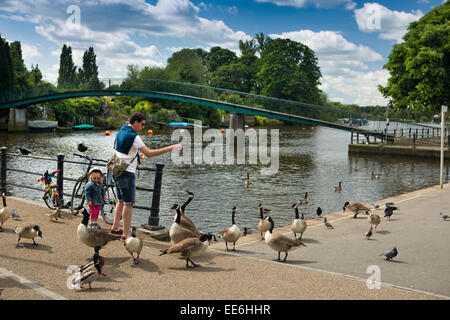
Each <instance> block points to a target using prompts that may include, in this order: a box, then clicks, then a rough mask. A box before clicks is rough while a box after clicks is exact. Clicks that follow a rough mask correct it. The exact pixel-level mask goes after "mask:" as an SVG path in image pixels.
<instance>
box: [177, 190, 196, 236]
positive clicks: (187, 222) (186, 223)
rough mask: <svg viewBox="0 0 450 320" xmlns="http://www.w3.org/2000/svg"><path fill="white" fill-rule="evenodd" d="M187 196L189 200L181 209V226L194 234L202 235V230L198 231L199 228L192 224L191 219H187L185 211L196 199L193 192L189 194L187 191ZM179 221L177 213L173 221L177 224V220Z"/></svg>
mask: <svg viewBox="0 0 450 320" xmlns="http://www.w3.org/2000/svg"><path fill="white" fill-rule="evenodd" d="M186 192H187V194H188V199H187V200H186V202H185V203H183V205H182V206H181V207H180V211H181V219H180V225H181V226H182V227H183V228H186V229H189V230H191V231H193V232H196V233H197V232H199V233H200V234H202V233H203V232H201V231H200V230H198V229H197V227H196V226H195V224H194V223H193V222H192V220H191V219H189V218H188V217H186V215H185V214H184V213H185V209H186V206H187V205H188V204H189V203H190V202H191V201H192V199H193V198H194V194H193V193H192V192H189V191H188V190H186ZM176 219H177V214H176V213H175V215H174V216H173V221H174V222H175V220H176Z"/></svg>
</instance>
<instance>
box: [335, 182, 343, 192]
mask: <svg viewBox="0 0 450 320" xmlns="http://www.w3.org/2000/svg"><path fill="white" fill-rule="evenodd" d="M334 191H342V181H339V185H338V186H337V187H334Z"/></svg>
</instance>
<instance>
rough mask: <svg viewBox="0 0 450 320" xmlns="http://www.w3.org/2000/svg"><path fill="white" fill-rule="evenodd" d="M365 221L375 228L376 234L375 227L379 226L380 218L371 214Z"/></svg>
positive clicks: (375, 229)
mask: <svg viewBox="0 0 450 320" xmlns="http://www.w3.org/2000/svg"><path fill="white" fill-rule="evenodd" d="M367 220H368V221H369V224H370V225H371V226H375V228H374V231H375V232H377V226H378V225H379V224H380V222H381V218H380V216H379V215H377V214H376V213H371V214H370V215H369V217H368V218H367Z"/></svg>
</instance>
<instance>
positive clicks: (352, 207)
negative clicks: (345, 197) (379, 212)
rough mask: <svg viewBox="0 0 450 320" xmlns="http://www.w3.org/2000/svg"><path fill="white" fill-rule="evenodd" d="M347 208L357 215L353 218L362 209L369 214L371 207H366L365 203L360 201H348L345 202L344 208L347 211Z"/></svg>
mask: <svg viewBox="0 0 450 320" xmlns="http://www.w3.org/2000/svg"><path fill="white" fill-rule="evenodd" d="M346 209H349V210H350V211H351V212H353V213H354V214H355V215H354V216H353V218H355V219H356V217H357V215H358V214H359V213H361V211H364V212H365V213H366V214H369V212H370V208H368V207H366V206H365V205H363V204H361V203H359V202H348V201H347V202H346V203H345V204H344V207H343V208H342V210H343V211H344V212H345V210H346Z"/></svg>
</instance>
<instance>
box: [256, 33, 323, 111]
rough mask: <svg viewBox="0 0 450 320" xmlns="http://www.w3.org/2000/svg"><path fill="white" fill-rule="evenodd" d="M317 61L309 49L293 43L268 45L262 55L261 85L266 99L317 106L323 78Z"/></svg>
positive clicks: (282, 42) (284, 42) (275, 42)
mask: <svg viewBox="0 0 450 320" xmlns="http://www.w3.org/2000/svg"><path fill="white" fill-rule="evenodd" d="M317 63H318V61H317V57H316V56H315V53H314V51H313V50H311V49H310V48H309V47H308V46H306V45H304V44H302V43H300V42H296V41H292V40H290V39H275V40H270V41H268V42H267V43H266V44H265V46H264V51H263V52H262V55H261V67H260V70H259V72H258V82H259V84H260V85H261V93H262V94H263V95H267V96H272V97H276V98H280V99H288V100H296V101H301V102H308V103H317V101H319V99H320V90H319V89H318V85H319V84H320V82H319V79H320V77H321V76H322V75H321V73H320V68H319V67H318V65H317Z"/></svg>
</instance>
